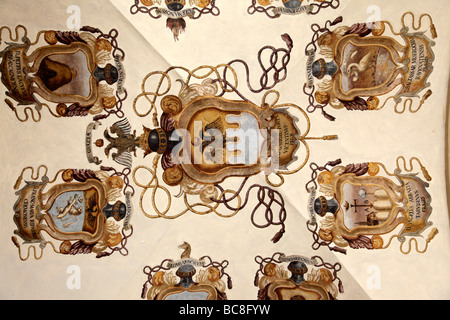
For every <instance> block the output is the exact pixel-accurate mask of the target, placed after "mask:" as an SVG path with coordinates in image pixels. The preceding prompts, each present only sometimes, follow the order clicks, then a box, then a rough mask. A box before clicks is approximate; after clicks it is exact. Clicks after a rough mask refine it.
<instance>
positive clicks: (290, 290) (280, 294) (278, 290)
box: [254, 252, 344, 300]
mask: <svg viewBox="0 0 450 320" xmlns="http://www.w3.org/2000/svg"><path fill="white" fill-rule="evenodd" d="M255 261H256V263H258V264H259V270H258V271H257V272H256V276H255V283H254V284H255V286H257V287H258V288H259V289H258V300H337V297H338V295H339V293H343V292H344V287H343V285H342V281H341V280H340V279H339V277H338V272H339V271H340V270H341V269H342V266H341V264H340V263H335V264H330V263H327V262H324V260H323V259H322V258H321V257H320V256H314V257H311V258H308V257H305V256H301V255H292V256H286V255H285V254H284V253H280V252H277V253H275V254H273V256H272V257H267V258H263V257H261V256H257V257H256V258H255ZM283 263H284V264H287V267H286V266H285V265H283ZM308 266H309V267H308ZM260 274H262V277H260ZM336 283H337V285H336Z"/></svg>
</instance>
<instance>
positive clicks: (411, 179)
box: [306, 157, 438, 254]
mask: <svg viewBox="0 0 450 320" xmlns="http://www.w3.org/2000/svg"><path fill="white" fill-rule="evenodd" d="M400 161H403V162H404V168H405V171H406V173H403V172H402V170H401V168H400ZM414 161H417V162H418V163H419V164H420V167H421V169H422V172H423V175H424V177H425V179H426V180H427V181H431V176H430V175H429V173H428V171H427V170H426V168H425V167H424V166H423V165H422V164H421V162H420V160H419V159H417V158H411V160H410V168H407V167H406V161H405V158H404V157H399V158H398V159H397V168H396V169H395V171H394V172H393V173H391V172H389V171H388V170H387V169H386V167H385V166H384V164H382V163H378V162H365V163H357V164H348V165H346V166H343V165H340V164H341V161H340V160H336V161H330V162H328V163H327V164H326V165H324V166H318V165H317V164H315V163H312V164H311V168H312V170H313V171H312V179H311V181H310V182H309V183H308V184H307V186H306V188H307V190H308V191H309V192H310V200H309V204H308V210H309V214H310V216H311V218H310V220H309V221H308V223H307V227H308V230H309V231H311V232H312V234H313V237H314V243H313V246H312V247H313V249H315V250H317V249H318V248H319V247H321V246H327V247H328V248H329V249H330V250H333V251H337V252H342V253H345V252H346V249H345V248H347V247H348V248H351V249H369V250H373V249H377V250H381V249H386V248H388V247H389V246H390V245H391V243H392V241H393V239H398V241H399V242H400V251H401V252H402V253H404V254H409V253H410V252H411V249H412V242H415V245H416V246H415V248H416V250H417V252H420V253H424V252H425V251H426V250H427V248H428V243H429V242H430V241H431V240H432V239H433V238H434V237H435V236H436V234H437V233H438V230H437V229H436V228H433V229H432V230H431V231H430V233H429V235H428V238H427V239H425V241H424V242H425V245H424V248H423V249H419V247H418V240H417V238H421V237H422V235H421V234H422V233H423V232H424V231H425V230H426V229H428V228H429V227H430V226H432V224H433V223H432V222H430V221H428V220H429V217H430V215H431V213H432V207H431V196H430V194H429V193H428V191H427V188H428V186H429V183H428V182H427V181H424V180H423V179H422V178H420V177H419V176H418V173H413V172H412V171H413V162H414ZM317 191H318V192H319V193H321V194H322V195H320V196H317V194H316V192H317ZM318 220H320V221H318ZM319 223H320V225H319ZM317 229H318V230H317ZM394 233H397V234H394ZM408 237H409V241H407V238H408ZM404 246H406V249H405V248H404Z"/></svg>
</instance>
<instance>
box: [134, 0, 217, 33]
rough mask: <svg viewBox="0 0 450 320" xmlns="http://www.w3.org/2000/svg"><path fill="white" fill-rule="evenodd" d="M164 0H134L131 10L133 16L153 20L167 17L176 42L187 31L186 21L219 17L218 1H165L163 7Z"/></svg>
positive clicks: (168, 26) (167, 22)
mask: <svg viewBox="0 0 450 320" xmlns="http://www.w3.org/2000/svg"><path fill="white" fill-rule="evenodd" d="M161 2H163V1H162V0H134V4H133V5H132V6H131V8H130V12H131V14H137V13H142V14H147V15H148V16H149V17H151V18H153V19H160V18H161V17H162V16H165V17H167V19H166V26H167V28H169V29H170V30H171V31H172V33H173V37H174V39H175V41H177V40H179V36H180V34H181V33H183V32H184V31H185V30H186V20H185V18H190V19H194V20H196V19H199V18H200V17H201V16H202V15H204V14H211V15H213V16H218V15H219V14H220V10H219V8H218V7H217V6H216V0H189V1H186V0H165V1H164V4H165V6H163V5H162V4H161Z"/></svg>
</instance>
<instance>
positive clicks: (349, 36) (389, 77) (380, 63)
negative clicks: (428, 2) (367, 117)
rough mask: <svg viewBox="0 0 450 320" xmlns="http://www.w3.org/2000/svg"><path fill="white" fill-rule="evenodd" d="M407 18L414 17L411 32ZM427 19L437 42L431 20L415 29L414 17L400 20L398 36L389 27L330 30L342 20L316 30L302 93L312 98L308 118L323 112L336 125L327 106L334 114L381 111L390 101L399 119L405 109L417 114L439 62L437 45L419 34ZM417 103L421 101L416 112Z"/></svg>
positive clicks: (308, 50) (382, 24)
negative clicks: (415, 102)
mask: <svg viewBox="0 0 450 320" xmlns="http://www.w3.org/2000/svg"><path fill="white" fill-rule="evenodd" d="M407 16H411V17H412V20H413V26H412V28H413V29H414V31H413V32H411V31H410V30H409V27H408V26H407V25H406V23H405V17H407ZM424 18H428V20H429V21H430V29H429V30H428V31H429V33H430V34H431V37H432V38H433V39H435V38H436V37H437V33H436V28H435V26H434V24H433V21H432V19H431V17H430V15H428V14H423V15H421V16H420V18H419V27H416V26H415V23H414V22H415V16H414V14H413V13H411V12H407V13H405V14H404V15H403V16H402V28H401V30H400V32H396V31H395V30H394V28H393V26H392V24H391V22H389V21H377V22H365V23H356V24H354V25H352V26H350V27H349V26H339V27H335V28H334V29H332V28H331V27H333V26H336V25H337V24H339V23H341V22H342V21H343V19H342V17H339V18H337V19H336V20H334V21H333V22H331V21H327V23H326V24H325V26H324V27H321V26H319V25H318V24H314V25H312V27H311V28H312V30H313V32H314V35H313V37H312V40H311V42H310V43H309V44H308V46H307V47H306V49H305V54H306V55H307V57H308V59H307V83H305V85H304V87H303V91H304V93H305V94H307V95H308V96H309V106H308V108H307V110H308V112H314V111H315V110H316V109H321V111H322V114H323V115H324V116H325V117H326V118H328V119H329V120H334V117H333V116H331V115H330V114H328V113H327V112H325V110H324V108H325V107H326V106H328V105H330V106H331V107H333V108H335V109H347V110H380V109H382V108H383V107H384V106H385V105H386V104H387V102H389V101H390V100H393V101H394V103H395V112H396V113H403V112H405V111H406V109H407V108H409V111H410V112H412V113H414V112H417V111H418V110H419V109H420V108H421V107H422V105H423V104H424V102H425V100H426V99H427V98H428V97H429V96H430V95H431V94H432V91H431V90H430V89H428V90H427V91H425V89H426V88H428V87H429V86H430V83H429V82H428V78H429V76H430V74H431V73H432V71H433V62H434V59H435V57H434V53H433V50H432V47H433V46H434V44H435V43H434V41H432V40H430V39H429V38H428V36H427V34H426V33H427V30H424V31H421V30H423V29H422V21H423V19H424ZM389 31H390V32H389ZM400 41H402V43H400ZM317 53H318V54H319V55H320V56H321V57H320V58H317V57H316V54H317ZM315 81H318V83H315ZM414 98H419V99H420V102H419V105H418V106H416V107H414V106H413V99H414ZM403 99H405V100H403Z"/></svg>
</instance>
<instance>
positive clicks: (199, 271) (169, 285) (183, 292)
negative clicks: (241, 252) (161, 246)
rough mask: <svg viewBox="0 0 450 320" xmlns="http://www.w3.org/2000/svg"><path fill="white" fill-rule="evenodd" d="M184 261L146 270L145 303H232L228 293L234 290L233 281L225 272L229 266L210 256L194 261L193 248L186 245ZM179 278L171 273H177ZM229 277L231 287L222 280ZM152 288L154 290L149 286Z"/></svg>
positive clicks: (181, 247) (166, 263)
mask: <svg viewBox="0 0 450 320" xmlns="http://www.w3.org/2000/svg"><path fill="white" fill-rule="evenodd" d="M179 248H180V249H183V253H182V254H181V257H180V260H177V261H174V260H172V259H165V260H164V261H163V262H161V264H160V265H158V266H155V267H150V266H146V267H145V268H144V273H145V274H146V275H147V277H148V279H147V281H146V282H145V283H144V286H143V289H142V296H141V297H142V299H145V298H147V299H148V300H228V298H227V294H226V292H225V291H226V289H227V287H228V289H231V288H232V284H231V277H230V276H229V275H228V273H226V272H225V269H226V268H227V266H228V264H229V262H228V261H227V260H224V261H222V262H216V261H213V260H212V259H211V257H209V256H203V257H201V258H199V259H194V258H192V257H191V245H190V244H189V243H187V242H183V244H181V245H180V246H179ZM175 269H176V271H175V274H174V273H173V271H171V270H175ZM224 276H227V277H228V280H227V284H225V282H224V281H223V280H222V278H223V277H224ZM149 284H150V287H148V285H149Z"/></svg>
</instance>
